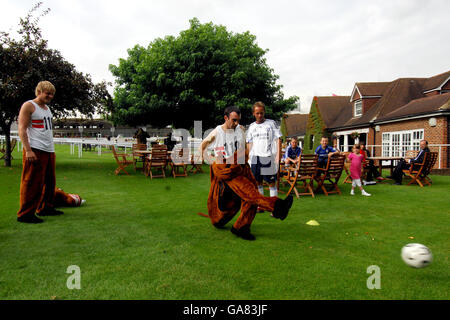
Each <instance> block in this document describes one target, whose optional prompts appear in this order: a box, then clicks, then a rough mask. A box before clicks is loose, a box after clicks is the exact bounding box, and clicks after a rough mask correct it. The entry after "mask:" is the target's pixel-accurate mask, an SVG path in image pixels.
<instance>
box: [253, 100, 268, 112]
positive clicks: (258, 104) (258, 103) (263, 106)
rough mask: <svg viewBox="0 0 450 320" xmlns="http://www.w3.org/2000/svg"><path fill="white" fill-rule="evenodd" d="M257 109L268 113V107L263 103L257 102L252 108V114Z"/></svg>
mask: <svg viewBox="0 0 450 320" xmlns="http://www.w3.org/2000/svg"><path fill="white" fill-rule="evenodd" d="M257 107H261V108H263V109H264V111H266V105H265V104H264V103H263V102H262V101H258V102H255V104H254V105H253V107H252V112H255V108H257Z"/></svg>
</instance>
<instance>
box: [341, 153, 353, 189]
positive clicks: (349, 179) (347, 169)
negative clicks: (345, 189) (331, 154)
mask: <svg viewBox="0 0 450 320" xmlns="http://www.w3.org/2000/svg"><path fill="white" fill-rule="evenodd" d="M350 153H351V152H341V154H342V155H343V156H345V160H346V161H345V163H344V172H345V179H344V181H343V182H342V183H352V177H351V176H350V163H349V162H347V157H348V155H349V154H350Z"/></svg>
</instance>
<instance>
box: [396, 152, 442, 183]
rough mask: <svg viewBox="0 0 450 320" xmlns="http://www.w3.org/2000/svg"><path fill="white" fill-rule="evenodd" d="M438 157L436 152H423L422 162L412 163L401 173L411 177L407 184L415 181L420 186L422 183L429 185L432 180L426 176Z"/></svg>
mask: <svg viewBox="0 0 450 320" xmlns="http://www.w3.org/2000/svg"><path fill="white" fill-rule="evenodd" d="M437 157H438V153H437V152H425V155H424V157H423V161H422V163H414V164H412V165H411V166H410V168H409V169H406V170H403V173H404V174H405V175H406V176H407V177H408V178H411V181H409V183H408V185H412V184H414V183H417V184H418V185H419V186H420V187H423V185H424V184H426V185H428V186H431V184H432V182H433V181H432V180H431V179H430V178H429V177H428V175H429V174H430V172H431V170H432V169H433V167H434V165H435V164H436V161H437Z"/></svg>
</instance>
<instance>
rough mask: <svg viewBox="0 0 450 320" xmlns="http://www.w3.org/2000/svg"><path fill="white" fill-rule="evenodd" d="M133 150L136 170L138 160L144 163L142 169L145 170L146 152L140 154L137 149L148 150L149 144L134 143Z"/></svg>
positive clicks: (135, 168)
mask: <svg viewBox="0 0 450 320" xmlns="http://www.w3.org/2000/svg"><path fill="white" fill-rule="evenodd" d="M131 148H132V150H133V151H132V152H133V161H134V170H137V164H138V162H141V163H142V170H144V167H145V157H146V155H145V154H144V155H143V154H139V153H136V152H135V151H136V150H147V144H145V143H133V145H132V147H131Z"/></svg>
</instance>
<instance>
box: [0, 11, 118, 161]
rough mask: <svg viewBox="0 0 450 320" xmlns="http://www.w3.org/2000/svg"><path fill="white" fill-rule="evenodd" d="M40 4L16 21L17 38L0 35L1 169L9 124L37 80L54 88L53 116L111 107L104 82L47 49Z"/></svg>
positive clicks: (13, 119)
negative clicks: (93, 80)
mask: <svg viewBox="0 0 450 320" xmlns="http://www.w3.org/2000/svg"><path fill="white" fill-rule="evenodd" d="M41 5H42V3H38V4H36V5H35V6H34V7H33V8H32V9H31V10H30V12H29V13H28V15H27V16H26V17H25V18H21V19H20V24H19V26H20V28H19V30H18V31H17V33H18V36H16V37H13V36H12V35H10V34H9V33H7V32H0V127H1V128H2V131H3V134H5V136H6V147H7V148H6V149H7V152H6V157H5V166H11V148H10V132H11V124H12V123H13V122H14V121H16V120H17V117H18V115H19V111H20V106H21V105H22V104H23V103H24V102H25V101H27V100H29V99H33V98H34V89H35V87H36V85H37V83H38V82H39V81H42V80H48V81H50V82H52V83H53V84H54V85H55V87H56V95H55V98H54V99H53V101H52V103H51V109H52V112H53V114H54V115H55V116H57V117H60V116H66V115H69V114H72V115H73V114H75V112H79V113H82V114H85V115H87V116H90V115H92V114H93V113H94V112H95V111H96V108H97V107H99V108H101V106H103V108H104V106H105V104H106V105H107V104H112V98H111V97H110V95H109V93H108V91H107V83H105V82H101V83H98V84H94V83H93V82H92V80H91V77H90V76H89V75H87V74H83V73H81V72H78V71H77V70H76V69H75V66H74V65H72V64H71V63H69V62H68V61H66V60H65V59H64V57H63V56H62V55H61V53H60V52H59V51H57V50H53V49H49V48H48V47H47V41H46V40H44V39H43V38H42V35H41V31H40V28H39V26H38V22H39V18H40V17H42V16H43V15H46V14H47V13H48V12H49V11H50V10H49V9H47V10H45V11H43V12H42V13H41V14H40V15H39V16H38V17H35V16H34V15H35V14H36V11H38V9H39V8H40V6H41Z"/></svg>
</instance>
